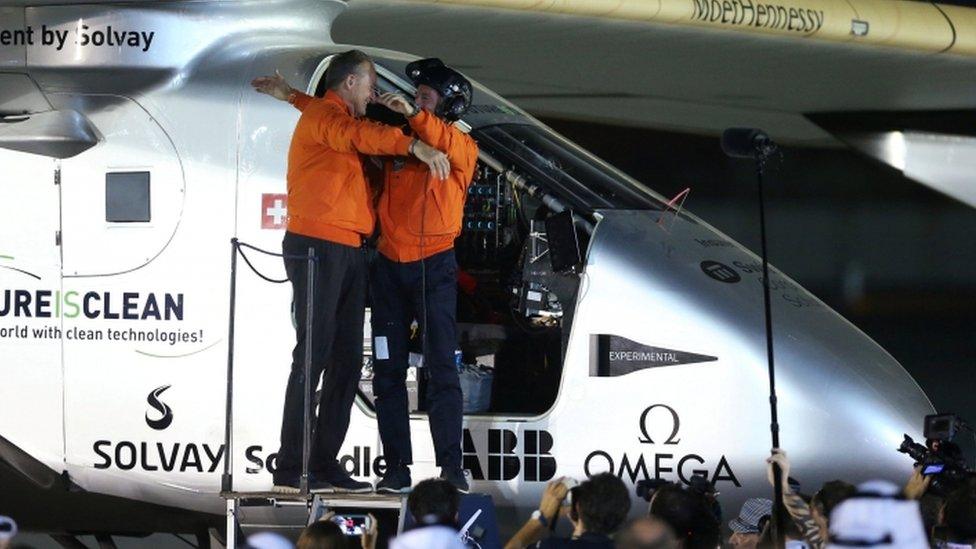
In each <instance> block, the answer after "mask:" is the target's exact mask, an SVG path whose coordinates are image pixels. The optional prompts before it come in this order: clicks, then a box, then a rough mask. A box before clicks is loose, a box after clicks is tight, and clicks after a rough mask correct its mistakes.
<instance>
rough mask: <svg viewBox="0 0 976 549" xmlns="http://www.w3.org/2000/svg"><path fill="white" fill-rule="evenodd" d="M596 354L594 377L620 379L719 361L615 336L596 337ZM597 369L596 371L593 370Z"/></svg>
mask: <svg viewBox="0 0 976 549" xmlns="http://www.w3.org/2000/svg"><path fill="white" fill-rule="evenodd" d="M593 340H594V341H593V342H592V344H593V345H595V351H596V353H595V354H596V357H595V358H596V364H595V366H596V368H591V375H593V374H595V375H596V376H598V377H617V376H624V375H627V374H631V373H634V372H637V371H640V370H646V369H648V368H662V367H665V366H680V365H682V364H697V363H701V362H713V361H716V360H718V357H716V356H709V355H701V354H698V353H690V352H688V351H679V350H677V349H667V348H665V347H652V346H650V345H644V344H642V343H637V342H636V341H631V340H630V339H627V338H626V337H621V336H618V335H612V334H598V335H595V336H593ZM594 370H595V371H594Z"/></svg>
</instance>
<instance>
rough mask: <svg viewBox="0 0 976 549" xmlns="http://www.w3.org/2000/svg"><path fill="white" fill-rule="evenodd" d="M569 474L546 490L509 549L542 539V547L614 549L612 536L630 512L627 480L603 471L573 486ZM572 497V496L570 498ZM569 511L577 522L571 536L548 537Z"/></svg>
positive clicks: (508, 545)
mask: <svg viewBox="0 0 976 549" xmlns="http://www.w3.org/2000/svg"><path fill="white" fill-rule="evenodd" d="M571 482H572V481H571V480H568V479H566V478H565V477H563V478H560V479H558V480H554V481H552V482H550V483H549V484H548V486H546V489H545V491H544V492H543V493H542V500H541V501H540V502H539V508H538V509H537V510H536V511H535V512H533V513H532V516H531V517H530V518H529V520H528V521H526V523H525V524H524V525H523V526H522V528H521V529H520V530H519V531H518V532H517V533H516V534H515V535H514V536H513V537H512V539H510V540H509V541H508V543H507V544H505V548H506V549H516V548H518V549H520V548H522V547H527V546H529V545H532V544H533V543H536V542H538V541H540V540H542V543H540V545H539V547H541V548H549V549H554V548H560V547H567V548H570V547H571V548H592V549H597V548H612V547H613V546H614V543H613V540H612V539H611V538H610V536H611V535H612V534H613V533H614V532H616V531H617V529H618V528H620V526H621V525H622V524H623V522H624V520H625V519H626V518H627V513H628V512H629V511H630V494H629V493H628V491H627V486H626V485H624V483H623V481H622V480H620V479H619V478H617V477H616V476H614V475H612V474H610V473H601V474H599V475H595V476H593V477H590V478H589V479H588V480H585V481H583V482H582V483H581V484H580V485H579V486H576V487H575V488H572V489H570V487H569V486H570V483H571ZM567 496H569V497H567ZM564 501H566V503H567V505H566V510H567V512H568V515H569V520H570V522H571V523H572V525H573V534H572V536H571V537H569V538H556V537H547V536H549V533H550V532H551V531H552V530H554V529H555V523H556V521H557V520H558V519H559V515H560V513H561V511H562V510H563V508H564V506H563V502H564Z"/></svg>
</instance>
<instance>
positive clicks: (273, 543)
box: [247, 532, 295, 549]
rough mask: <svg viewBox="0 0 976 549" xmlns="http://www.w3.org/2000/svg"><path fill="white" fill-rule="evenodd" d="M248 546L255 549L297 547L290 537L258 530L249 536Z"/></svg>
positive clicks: (289, 548) (287, 548) (290, 548)
mask: <svg viewBox="0 0 976 549" xmlns="http://www.w3.org/2000/svg"><path fill="white" fill-rule="evenodd" d="M247 546H248V547H253V548H254V549H292V548H293V547H295V546H294V545H292V544H291V542H290V541H288V538H286V537H284V536H282V535H281V534H275V533H274V532H258V533H257V534H252V535H250V536H248V538H247Z"/></svg>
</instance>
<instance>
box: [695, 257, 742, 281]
mask: <svg viewBox="0 0 976 549" xmlns="http://www.w3.org/2000/svg"><path fill="white" fill-rule="evenodd" d="M701 270H702V272H703V273H705V274H707V275H708V276H710V277H711V278H714V279H715V280H718V281H719V282H726V283H728V284H735V283H736V282H738V281H740V280H742V277H741V276H739V273H737V272H735V269H733V268H732V267H729V266H728V265H725V264H723V263H719V262H718V261H702V262H701Z"/></svg>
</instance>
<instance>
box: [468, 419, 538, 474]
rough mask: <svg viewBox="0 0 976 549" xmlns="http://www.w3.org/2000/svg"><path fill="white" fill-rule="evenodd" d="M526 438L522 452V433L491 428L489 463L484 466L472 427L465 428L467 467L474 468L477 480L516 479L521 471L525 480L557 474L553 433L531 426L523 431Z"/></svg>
mask: <svg viewBox="0 0 976 549" xmlns="http://www.w3.org/2000/svg"><path fill="white" fill-rule="evenodd" d="M522 442H523V445H522V446H523V448H522V451H521V452H519V451H518V443H519V437H518V436H517V435H516V434H515V432H514V431H509V430H508V429H489V430H488V467H487V469H485V468H482V466H481V458H480V457H479V456H478V451H477V448H476V447H475V444H474V438H473V437H472V436H471V431H469V430H468V429H465V430H464V432H463V438H462V452H463V455H462V458H463V460H464V468H465V469H468V470H470V471H471V478H473V479H474V480H512V479H514V478H516V477H518V476H519V473H521V474H522V480H525V481H528V482H545V481H547V480H551V479H552V478H553V477H554V476H556V458H555V457H553V455H552V453H551V451H552V446H553V439H552V434H551V433H549V432H548V431H541V430H539V431H536V430H531V429H529V430H526V431H524V432H523V434H522ZM485 473H487V475H486V474H485Z"/></svg>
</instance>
